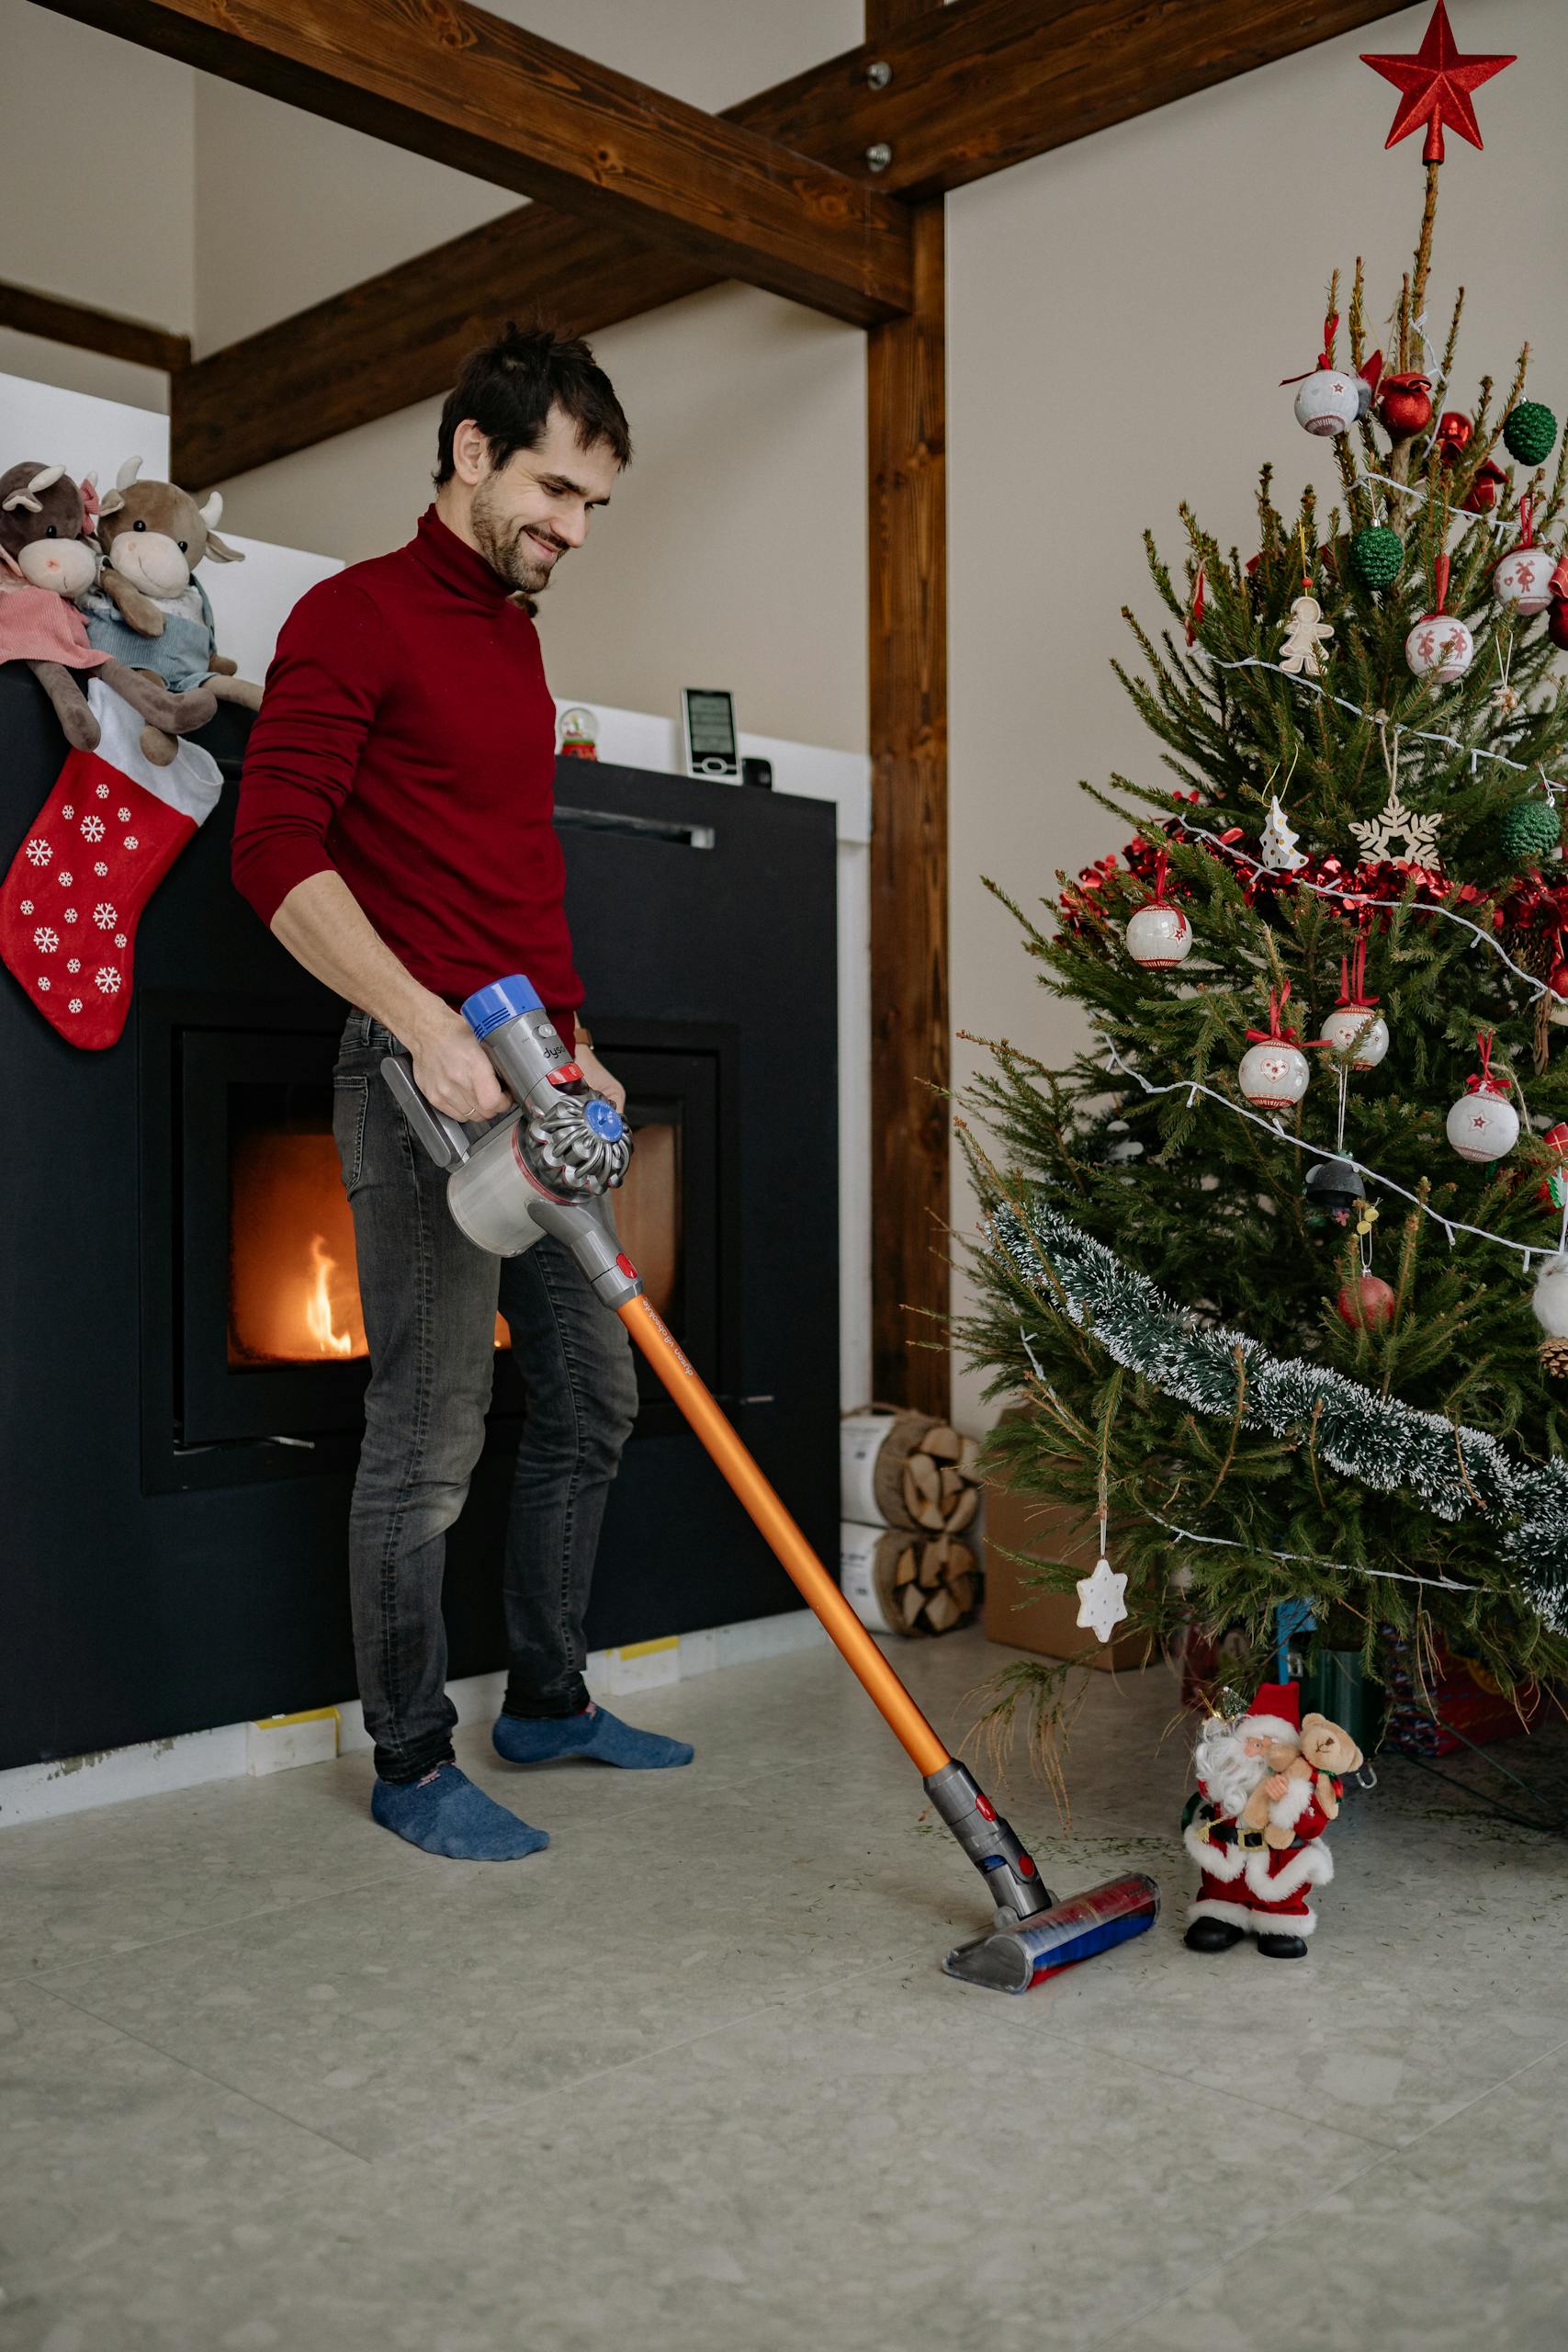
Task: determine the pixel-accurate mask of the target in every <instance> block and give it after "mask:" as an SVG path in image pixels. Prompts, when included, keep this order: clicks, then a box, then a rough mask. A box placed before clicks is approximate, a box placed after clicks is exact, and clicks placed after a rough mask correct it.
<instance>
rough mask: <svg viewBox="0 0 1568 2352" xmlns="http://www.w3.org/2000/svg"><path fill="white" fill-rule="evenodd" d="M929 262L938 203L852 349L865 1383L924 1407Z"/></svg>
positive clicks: (935, 422) (933, 1178)
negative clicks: (865, 607) (902, 291)
mask: <svg viewBox="0 0 1568 2352" xmlns="http://www.w3.org/2000/svg"><path fill="white" fill-rule="evenodd" d="M870 21H871V17H870V13H869V12H868V23H869V22H870ZM943 259H944V229H943V220H942V198H940V197H938V198H936V199H935V201H934V202H932V203H931V204H929V205H926V206H923V207H922V208H921V209H919V211H918V212H917V214H916V216H915V306H914V309H913V311H911V312H910V314H909V316H908V318H904V319H898V320H895V321H893V322H890V323H888V324H887V325H885V326H879V327H874V328H873V329H872V330H871V333H870V335H869V338H868V351H867V406H868V411H869V432H868V455H869V464H868V474H869V487H870V503H871V516H870V523H871V564H870V604H871V616H870V618H871V626H870V670H871V678H870V688H871V710H870V725H871V758H872V837H871V1001H872V1075H871V1105H872V1137H873V1141H872V1154H873V1157H872V1366H873V1370H872V1388H873V1393H874V1395H875V1396H877V1397H886V1398H887V1399H888V1400H889V1401H890V1402H891V1403H894V1404H901V1405H908V1406H913V1407H915V1408H919V1410H921V1411H924V1412H930V1413H938V1414H945V1413H946V1410H947V1399H948V1393H949V1385H950V1383H949V1371H948V1352H947V1335H946V1330H945V1327H944V1325H943V1324H942V1322H940V1321H933V1320H931V1317H933V1316H935V1317H945V1315H946V1312H947V1288H948V1277H947V1267H948V1234H947V1225H948V1202H949V1188H948V1152H949V1126H948V1122H949V1110H948V1104H947V1103H946V1100H945V1099H944V1096H943V1094H942V1091H940V1090H942V1089H945V1087H946V1085H947V1083H948V1075H949V1063H950V1048H949V1039H948V1018H949V1016H948V992H947V422H946V414H947V396H946V334H945V307H946V306H945V300H944V288H943ZM933 1090H938V1091H933ZM922 1340H924V1341H928V1342H930V1341H935V1342H936V1345H935V1346H934V1348H933V1347H931V1346H929V1345H926V1346H922V1345H920V1344H919V1342H920V1341H922Z"/></svg>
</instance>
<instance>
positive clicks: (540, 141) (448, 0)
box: [43, 0, 911, 326]
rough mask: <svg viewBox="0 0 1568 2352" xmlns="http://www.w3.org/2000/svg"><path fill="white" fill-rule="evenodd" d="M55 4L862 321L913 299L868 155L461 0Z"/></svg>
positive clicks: (97, 0) (898, 229)
mask: <svg viewBox="0 0 1568 2352" xmlns="http://www.w3.org/2000/svg"><path fill="white" fill-rule="evenodd" d="M43 5H44V6H48V7H50V8H52V9H53V10H54V11H55V13H56V14H58V15H60V16H65V17H72V18H73V19H74V20H75V21H76V22H78V23H81V24H87V25H93V26H96V27H97V28H99V29H100V30H102V31H105V32H110V33H117V34H118V35H120V36H121V37H122V38H123V39H125V40H132V41H136V42H138V43H140V44H141V47H142V48H144V49H152V50H156V51H160V52H161V53H162V54H163V55H164V56H166V57H175V58H178V59H180V60H181V61H182V62H184V63H186V64H187V65H193V66H196V67H198V68H199V69H200V70H201V71H202V72H203V73H207V74H217V75H219V76H220V78H222V79H223V80H225V81H231V82H238V83H240V84H242V85H243V86H244V87H245V88H247V89H252V90H259V91H261V92H263V93H264V94H265V96H268V97H273V98H280V99H282V100H284V101H285V102H286V103H287V104H288V105H289V106H296V107H303V108H305V109H306V110H307V111H308V112H310V113H312V114H320V115H325V116H326V117H328V118H329V119H331V120H333V121H334V122H343V123H347V124H349V125H350V126H351V127H352V128H353V129H355V130H362V131H365V132H367V133H368V134H369V135H370V136H371V137H372V138H376V139H382V140H385V141H389V143H390V144H391V145H393V146H396V147H402V148H406V149H408V150H409V151H410V152H411V153H414V154H420V155H426V156H429V157H430V158H432V160H433V161H434V162H436V163H440V164H448V165H450V166H451V167H452V168H453V169H454V170H457V171H460V172H468V173H469V174H471V175H474V176H475V177H477V178H479V179H482V180H489V181H491V182H492V183H493V184H494V185H495V186H496V187H510V188H515V189H516V190H517V191H518V192H519V194H521V195H525V196H532V197H541V198H546V199H547V200H548V201H552V202H554V203H557V204H558V205H559V206H560V207H561V208H562V209H565V210H568V211H570V212H572V213H574V214H577V215H580V216H581V217H582V218H583V219H585V220H599V221H602V222H603V223H604V226H605V227H606V228H609V229H612V230H615V229H620V230H623V231H629V232H633V233H635V234H636V235H637V236H639V237H641V238H642V239H643V240H644V241H645V242H647V243H651V244H654V245H657V246H660V247H664V248H668V249H670V250H671V251H673V252H675V253H678V254H682V256H683V257H684V258H685V259H687V260H688V261H694V262H698V263H703V264H705V265H706V266H708V267H709V268H710V269H714V270H716V271H718V272H719V273H720V274H721V275H723V276H725V277H739V278H742V279H744V280H746V281H747V282H748V283H749V284H751V285H754V286H761V287H763V288H766V289H767V290H768V291H769V292H770V293H774V294H783V295H786V296H788V297H789V298H790V299H791V300H795V301H798V302H806V303H809V304H810V305H811V306H812V307H813V308H814V309H816V310H820V311H828V312H829V313H830V314H831V315H832V316H833V317H835V318H840V319H846V320H848V321H850V322H852V324H854V325H857V326H870V325H872V324H874V322H876V321H877V320H879V319H886V318H893V317H896V316H897V314H898V313H899V312H900V311H904V310H906V309H907V308H908V301H909V284H910V266H911V264H910V229H909V221H908V215H907V213H906V212H905V210H904V209H903V207H902V206H901V205H899V204H898V203H897V201H896V200H895V199H893V198H890V197H887V196H886V195H884V194H883V193H882V192H881V191H880V190H879V189H877V188H876V187H874V185H872V184H870V183H869V182H868V181H867V179H866V177H865V175H863V174H862V175H859V176H858V177H854V178H852V177H851V176H850V175H847V174H845V173H842V172H840V171H837V170H835V169H834V168H833V167H832V166H831V165H829V164H820V163H817V162H814V161H813V160H812V159H811V158H809V157H807V156H805V155H797V154H794V153H790V152H788V151H787V150H785V149H784V148H782V147H781V146H779V145H778V143H777V142H776V141H772V140H769V139H765V138H763V137H762V136H761V133H759V132H757V131H755V130H749V129H747V128H745V127H743V126H741V125H739V124H737V123H734V122H728V121H724V120H722V119H720V118H719V117H717V116H716V115H709V114H705V113H704V112H703V111H702V109H701V108H700V107H693V106H687V105H686V104H685V103H684V102H683V101H682V100H681V99H679V98H671V97H669V96H665V95H663V94H662V93H661V92H660V91H657V90H650V89H649V88H647V87H646V86H645V85H643V84H642V83H640V82H634V81H632V80H631V79H630V77H629V76H628V75H626V74H616V73H614V72H613V71H612V70H611V69H610V68H609V67H608V66H604V65H597V64H594V63H592V62H591V61H590V60H588V59H587V58H582V57H578V56H575V55H574V54H573V53H572V51H570V50H566V49H561V48H558V46H557V44H556V43H555V42H554V41H548V40H542V39H541V38H540V37H539V35H537V34H536V33H530V32H526V31H525V30H524V29H523V28H521V27H520V26H517V25H513V24H511V23H509V22H508V21H507V20H506V19H505V18H503V17H495V16H491V14H490V13H489V12H488V11H487V10H485V9H483V8H477V7H472V6H468V0H43Z"/></svg>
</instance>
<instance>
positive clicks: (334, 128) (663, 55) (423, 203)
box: [8, 0, 861, 351]
mask: <svg viewBox="0 0 1568 2352" xmlns="http://www.w3.org/2000/svg"><path fill="white" fill-rule="evenodd" d="M8 5H13V6H14V5H17V0H8ZM490 5H491V13H492V14H494V15H496V16H502V17H510V19H511V20H512V22H513V23H514V24H518V25H522V26H525V27H526V28H527V29H528V30H529V31H531V32H536V33H540V34H543V35H544V36H545V38H546V39H547V40H554V41H558V42H559V43H560V44H561V45H562V47H563V48H568V49H572V50H576V51H579V52H580V53H581V54H582V55H584V56H587V57H592V58H594V59H596V60H598V61H599V62H601V63H603V64H605V65H610V66H613V67H615V69H616V71H617V72H620V73H623V74H632V75H634V76H636V77H637V79H638V80H640V81H644V82H647V83H649V84H650V85H652V87H653V88H655V89H659V90H667V91H669V92H670V93H671V96H675V97H679V98H684V99H685V100H686V101H687V102H688V103H689V104H690V105H693V106H700V107H708V108H713V107H725V106H728V105H730V104H731V103H732V102H733V101H734V100H735V99H737V98H741V97H745V96H748V95H749V94H750V92H751V91H753V90H761V89H765V88H767V87H768V86H769V85H771V84H772V83H773V82H777V81H783V80H784V78H785V77H786V76H787V75H789V74H795V73H798V72H799V71H800V69H801V68H802V67H803V66H807V65H810V64H813V63H815V62H817V61H818V59H820V58H824V57H831V56H832V55H833V54H834V53H835V52H836V51H839V50H842V49H848V48H850V47H852V45H853V43H854V42H856V41H857V40H859V39H860V37H861V36H860V32H859V29H858V25H859V17H860V7H859V0H792V5H791V6H789V7H788V8H757V7H753V8H750V9H747V10H744V11H738V10H737V9H736V8H735V6H734V5H733V0H635V5H634V0H490ZM196 124H197V133H196V136H197V182H198V186H199V188H200V193H201V201H200V204H199V207H198V209H197V220H196V255H197V260H196V267H197V285H198V300H197V327H198V334H199V344H200V348H201V349H202V350H205V351H211V350H214V349H216V348H217V347H218V346H219V345H222V344H225V343H231V342H234V341H235V340H236V339H237V338H238V337H239V336H241V335H243V334H251V333H253V332H254V330H255V329H256V328H258V327H263V326H269V325H271V324H272V322H273V321H274V320H276V319H280V318H286V317H288V314H289V312H290V311H298V310H300V309H302V308H303V307H304V306H305V304H306V303H308V302H315V301H320V300H322V299H324V298H325V297H326V296H328V295H331V294H335V293H338V292H340V291H341V290H342V288H344V287H346V286H352V285H354V284H355V281H356V280H357V279H359V278H362V277H370V276H372V275H373V274H374V273H375V272H376V271H378V270H382V269H389V268H390V267H392V266H394V265H395V264H396V263H398V262H400V261H407V260H408V259H409V257H410V256H411V255H412V254H419V253H424V252H427V251H428V250H429V249H430V248H431V247H432V246H433V245H437V244H440V243H442V242H443V241H444V240H445V239H446V238H447V237H455V236H457V235H459V234H460V233H461V232H463V231H464V230H465V229H471V228H474V227H476V226H477V225H478V224H479V222H480V221H481V220H491V219H493V218H494V217H495V216H496V215H497V214H498V213H502V212H508V211H511V210H512V209H514V207H515V206H516V205H517V204H518V203H519V201H520V200H521V199H520V198H518V197H517V196H516V195H515V194H513V193H512V192H510V191H508V190H507V189H505V188H494V187H488V186H486V184H485V183H484V182H483V181H480V180H474V179H468V178H467V177H465V175H463V174H462V173H460V172H453V171H448V170H447V169H446V167H445V166H444V165H443V164H431V163H426V162H425V161H424V160H423V158H422V157H420V156H417V155H407V154H403V153H400V151H399V150H397V149H396V148H391V147H387V146H384V145H382V144H381V143H380V142H379V141H377V140H374V139H367V138H365V137H363V136H362V135H361V134H360V133H359V132H357V131H354V130H344V129H342V128H341V127H340V126H339V125H338V124H336V123H332V122H323V121H321V120H320V119H318V118H317V117H315V116H312V115H306V114H299V113H298V112H296V111H295V110H294V109H293V108H291V107H282V106H278V105H276V103H275V102H274V101H273V100H272V99H270V98H261V97H256V96H254V95H253V94H252V93H251V92H250V91H248V90H242V89H237V88H234V87H233V86H231V85H230V84H228V83H224V82H216V81H213V80H212V79H210V77H209V76H208V75H206V74H202V75H199V76H198V77H197V101H196Z"/></svg>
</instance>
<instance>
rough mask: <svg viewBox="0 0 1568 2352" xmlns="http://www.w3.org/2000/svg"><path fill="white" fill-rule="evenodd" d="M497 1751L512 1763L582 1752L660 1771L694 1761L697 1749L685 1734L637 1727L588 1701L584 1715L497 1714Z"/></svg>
mask: <svg viewBox="0 0 1568 2352" xmlns="http://www.w3.org/2000/svg"><path fill="white" fill-rule="evenodd" d="M491 1736H492V1738H493V1740H494V1743H495V1752H496V1754H497V1755H498V1756H504V1757H505V1758H506V1760H507V1762H508V1763H509V1764H554V1763H557V1762H558V1761H559V1759H560V1758H562V1757H566V1756H583V1757H586V1758H589V1760H590V1761H591V1762H592V1763H595V1764H620V1765H623V1766H624V1767H625V1768H626V1770H627V1771H631V1772H660V1771H663V1770H666V1769H667V1768H668V1767H669V1766H671V1765H672V1764H689V1763H690V1762H691V1760H692V1758H693V1756H694V1754H695V1752H696V1751H695V1750H694V1748H691V1747H687V1745H686V1743H685V1741H684V1740H683V1739H666V1738H665V1737H664V1736H663V1735H662V1733H660V1732H656V1731H637V1730H635V1729H634V1728H633V1726H632V1725H631V1724H624V1723H622V1721H621V1719H620V1717H619V1716H618V1715H613V1714H611V1713H610V1712H609V1710H608V1708H607V1707H598V1706H589V1707H585V1708H584V1709H583V1711H582V1713H581V1714H580V1715H498V1716H497V1717H496V1724H495V1730H494V1732H493V1734H492V1735H491Z"/></svg>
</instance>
